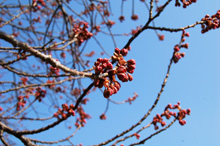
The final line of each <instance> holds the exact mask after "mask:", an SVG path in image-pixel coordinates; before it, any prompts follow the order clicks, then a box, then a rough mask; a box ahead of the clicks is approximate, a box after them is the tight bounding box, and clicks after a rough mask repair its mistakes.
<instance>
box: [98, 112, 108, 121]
mask: <svg viewBox="0 0 220 146" xmlns="http://www.w3.org/2000/svg"><path fill="white" fill-rule="evenodd" d="M99 118H100V119H101V120H106V119H107V117H106V115H105V113H103V114H101V115H100V117H99Z"/></svg>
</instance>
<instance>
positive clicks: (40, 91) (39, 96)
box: [35, 87, 47, 102]
mask: <svg viewBox="0 0 220 146" xmlns="http://www.w3.org/2000/svg"><path fill="white" fill-rule="evenodd" d="M46 93H47V91H46V90H44V89H41V87H37V88H36V92H35V98H36V99H38V101H39V102H41V101H42V98H44V97H45V96H46Z"/></svg>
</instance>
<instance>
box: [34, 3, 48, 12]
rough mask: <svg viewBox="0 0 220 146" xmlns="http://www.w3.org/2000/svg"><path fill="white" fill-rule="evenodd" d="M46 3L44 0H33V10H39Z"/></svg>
mask: <svg viewBox="0 0 220 146" xmlns="http://www.w3.org/2000/svg"><path fill="white" fill-rule="evenodd" d="M45 5H46V3H45V2H44V0H33V11H34V12H37V11H38V10H40V9H41V6H45Z"/></svg>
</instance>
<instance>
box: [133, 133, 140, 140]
mask: <svg viewBox="0 0 220 146" xmlns="http://www.w3.org/2000/svg"><path fill="white" fill-rule="evenodd" d="M133 135H134V136H135V137H136V138H137V139H139V138H140V137H141V135H140V134H138V133H134V134H133Z"/></svg>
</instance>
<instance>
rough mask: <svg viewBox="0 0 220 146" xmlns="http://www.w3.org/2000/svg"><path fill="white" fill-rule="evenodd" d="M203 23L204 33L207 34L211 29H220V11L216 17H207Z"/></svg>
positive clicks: (203, 19)
mask: <svg viewBox="0 0 220 146" xmlns="http://www.w3.org/2000/svg"><path fill="white" fill-rule="evenodd" d="M201 21H205V24H202V25H201V27H202V33H206V32H208V31H209V30H211V29H216V28H219V27H220V10H218V11H217V13H216V14H215V15H212V16H211V17H210V16H209V15H206V16H205V17H204V18H202V19H201Z"/></svg>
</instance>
